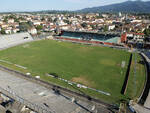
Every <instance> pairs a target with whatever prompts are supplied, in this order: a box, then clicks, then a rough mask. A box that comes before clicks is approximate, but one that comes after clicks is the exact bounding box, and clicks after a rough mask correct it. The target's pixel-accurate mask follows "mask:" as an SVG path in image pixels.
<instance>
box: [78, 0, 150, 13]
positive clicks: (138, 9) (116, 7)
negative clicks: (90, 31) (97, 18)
mask: <svg viewBox="0 0 150 113" xmlns="http://www.w3.org/2000/svg"><path fill="white" fill-rule="evenodd" d="M77 12H81V13H87V12H88V13H97V12H128V13H150V1H147V2H146V1H145V2H144V1H141V0H137V1H126V2H122V3H117V4H111V5H106V6H99V7H92V8H85V9H82V10H78V11H77Z"/></svg>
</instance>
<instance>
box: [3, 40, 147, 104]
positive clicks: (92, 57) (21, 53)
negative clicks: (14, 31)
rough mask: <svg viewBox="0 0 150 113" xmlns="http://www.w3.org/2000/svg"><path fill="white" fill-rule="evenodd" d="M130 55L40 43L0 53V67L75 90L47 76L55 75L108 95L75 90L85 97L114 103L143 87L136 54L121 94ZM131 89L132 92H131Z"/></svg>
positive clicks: (90, 46)
mask: <svg viewBox="0 0 150 113" xmlns="http://www.w3.org/2000/svg"><path fill="white" fill-rule="evenodd" d="M130 54H131V53H129V52H127V51H125V50H118V49H113V48H108V47H100V46H92V45H83V44H73V43H69V42H60V41H55V40H41V41H35V42H30V43H26V44H23V45H19V46H16V47H12V48H9V49H6V50H2V51H0V64H1V65H4V66H6V67H8V68H12V69H15V70H18V71H21V72H23V73H27V72H30V73H31V75H32V76H40V78H41V79H43V80H45V81H47V82H51V83H55V84H58V85H61V86H63V87H66V88H69V89H71V90H74V91H78V90H77V88H75V89H74V88H73V87H72V86H71V85H69V84H67V83H66V82H64V81H61V80H59V79H57V78H53V77H50V76H47V74H49V73H56V74H57V75H58V77H60V78H63V79H65V80H68V81H71V82H75V83H79V84H82V85H84V86H87V87H90V88H94V89H97V90H100V91H103V92H107V93H109V94H110V95H104V94H102V93H98V92H96V91H92V90H89V89H86V88H85V89H84V88H78V89H80V90H81V91H82V92H84V93H85V94H87V95H90V96H93V97H95V98H99V99H101V100H103V101H105V102H109V103H118V102H119V100H121V99H127V98H137V97H139V96H140V94H141V92H142V89H143V87H144V82H145V68H144V65H143V64H141V63H138V62H139V61H140V60H141V58H140V56H139V55H138V54H137V60H134V58H133V61H137V63H135V62H133V63H132V66H131V73H130V77H129V82H128V86H129V87H127V91H126V94H125V95H122V94H121V89H122V86H123V83H124V79H125V74H126V71H127V66H128V63H129V57H130ZM134 64H136V68H137V71H136V73H134V70H135V69H134V67H135V65H134ZM135 74H136V76H135ZM134 83H135V84H134ZM133 84H134V85H133ZM134 88H136V90H134V91H133V89H134Z"/></svg>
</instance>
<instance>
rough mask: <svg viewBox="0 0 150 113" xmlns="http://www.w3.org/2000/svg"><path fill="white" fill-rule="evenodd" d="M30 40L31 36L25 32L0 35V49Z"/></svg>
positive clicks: (31, 39)
mask: <svg viewBox="0 0 150 113" xmlns="http://www.w3.org/2000/svg"><path fill="white" fill-rule="evenodd" d="M30 41H33V38H32V37H31V35H30V34H29V33H27V32H25V33H17V34H12V35H0V50H1V49H5V48H9V47H12V46H16V45H19V44H23V43H26V42H30Z"/></svg>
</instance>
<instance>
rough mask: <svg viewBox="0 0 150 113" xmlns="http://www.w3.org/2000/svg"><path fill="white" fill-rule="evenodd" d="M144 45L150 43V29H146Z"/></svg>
mask: <svg viewBox="0 0 150 113" xmlns="http://www.w3.org/2000/svg"><path fill="white" fill-rule="evenodd" d="M144 34H145V36H144V43H146V42H147V41H148V38H149V37H150V28H149V29H145V30H144Z"/></svg>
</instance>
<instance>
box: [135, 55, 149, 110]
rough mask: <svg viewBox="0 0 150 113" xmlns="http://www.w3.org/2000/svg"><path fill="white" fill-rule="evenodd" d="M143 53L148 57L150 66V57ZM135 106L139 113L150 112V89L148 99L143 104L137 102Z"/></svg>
mask: <svg viewBox="0 0 150 113" xmlns="http://www.w3.org/2000/svg"><path fill="white" fill-rule="evenodd" d="M142 55H143V56H144V57H145V58H146V60H147V62H148V63H149V66H150V58H149V57H148V56H146V55H145V54H143V53H142ZM133 108H134V109H135V110H136V111H137V112H138V113H150V91H149V94H148V96H147V98H146V101H145V103H144V105H143V106H141V105H139V104H136V105H134V106H133Z"/></svg>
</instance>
